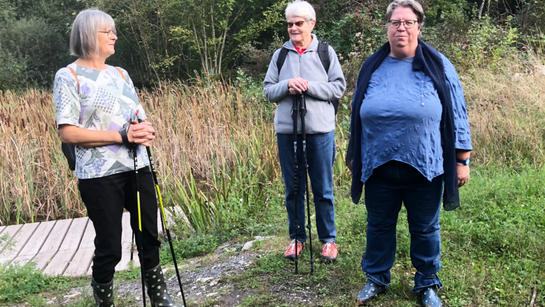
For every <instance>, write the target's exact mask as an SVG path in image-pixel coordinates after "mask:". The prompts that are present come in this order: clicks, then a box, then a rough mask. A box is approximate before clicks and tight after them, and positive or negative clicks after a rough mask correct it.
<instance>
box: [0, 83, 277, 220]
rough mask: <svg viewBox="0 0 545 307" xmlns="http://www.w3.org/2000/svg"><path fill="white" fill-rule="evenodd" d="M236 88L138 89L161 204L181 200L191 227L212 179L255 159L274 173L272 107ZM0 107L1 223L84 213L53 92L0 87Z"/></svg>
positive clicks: (201, 216) (205, 204)
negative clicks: (149, 128) (150, 130)
mask: <svg viewBox="0 0 545 307" xmlns="http://www.w3.org/2000/svg"><path fill="white" fill-rule="evenodd" d="M243 92H244V90H243V89H241V88H240V87H235V86H233V85H230V84H227V83H222V82H211V83H205V82H202V81H200V82H198V84H197V85H194V86H189V85H185V84H182V83H168V84H165V85H163V86H162V87H160V88H158V89H155V90H154V91H147V90H143V91H141V92H140V93H139V94H140V101H141V103H142V104H143V105H144V108H145V109H146V111H147V114H148V116H149V118H148V119H149V120H150V121H151V122H153V124H154V127H155V129H156V130H157V139H156V141H155V142H154V144H153V148H152V152H153V156H154V159H155V160H156V161H155V162H156V167H157V170H158V173H159V177H160V181H161V183H162V185H163V193H164V194H165V195H166V199H167V200H168V201H169V203H167V205H178V206H180V207H181V208H182V209H183V210H182V211H183V212H184V213H185V215H186V220H187V221H188V222H190V224H191V227H196V228H206V227H207V225H209V224H210V222H211V221H212V219H213V216H214V214H215V208H214V207H213V205H212V200H213V197H214V196H215V195H217V191H220V190H221V189H220V188H218V187H216V186H215V185H214V183H218V184H219V183H220V182H222V181H223V180H227V178H229V176H232V173H231V172H232V170H234V169H236V167H239V168H240V167H241V166H242V165H245V164H248V163H252V162H249V161H254V160H256V161H258V162H256V168H257V169H264V168H265V169H266V170H262V171H264V172H266V173H267V174H268V175H267V176H266V177H267V178H268V180H273V179H274V178H273V177H274V176H276V173H274V170H275V169H276V168H277V167H276V166H277V165H276V149H275V142H274V138H275V136H274V132H273V131H272V122H271V121H272V116H271V110H272V108H271V107H269V106H268V105H267V104H264V103H263V101H262V100H259V99H255V97H248V96H247V95H243ZM0 111H1V112H0V129H1V131H2V133H1V136H0V158H1V160H0V171H1V172H0V198H1V201H0V224H2V225H5V224H12V223H20V222H33V221H35V220H48V219H60V218H69V217H75V216H82V215H84V206H83V204H82V203H81V201H80V199H79V197H78V192H77V179H76V178H75V177H74V175H73V173H72V172H71V171H69V170H68V167H67V165H66V161H65V159H64V156H63V155H62V151H61V147H60V140H59V137H58V135H57V134H58V133H57V129H56V125H55V110H54V106H53V104H52V95H51V94H50V93H49V92H44V91H38V90H29V91H27V92H25V93H23V94H21V95H16V94H14V93H12V92H5V93H0ZM264 147H267V148H264ZM260 163H263V164H264V165H265V166H259V165H258V164H260ZM260 172H261V171H260ZM237 176H238V175H237ZM223 178H225V179H223ZM226 182H227V181H225V182H224V184H226ZM208 198H211V199H210V200H209V199H208ZM197 201H198V202H197ZM199 203H201V205H199ZM205 208H208V209H205ZM207 216H208V217H207Z"/></svg>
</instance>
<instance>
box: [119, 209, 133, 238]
mask: <svg viewBox="0 0 545 307" xmlns="http://www.w3.org/2000/svg"><path fill="white" fill-rule="evenodd" d="M121 227H122V230H121V243H130V242H132V228H131V215H130V213H129V212H125V213H123V218H122V219H121Z"/></svg>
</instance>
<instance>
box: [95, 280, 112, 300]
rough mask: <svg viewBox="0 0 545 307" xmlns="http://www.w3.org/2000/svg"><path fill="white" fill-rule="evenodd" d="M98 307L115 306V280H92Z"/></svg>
mask: <svg viewBox="0 0 545 307" xmlns="http://www.w3.org/2000/svg"><path fill="white" fill-rule="evenodd" d="M91 287H93V296H94V298H95V306H96V307H114V280H113V279H112V280H111V281H110V282H109V283H105V284H99V283H97V282H96V281H95V280H94V279H93V281H91Z"/></svg>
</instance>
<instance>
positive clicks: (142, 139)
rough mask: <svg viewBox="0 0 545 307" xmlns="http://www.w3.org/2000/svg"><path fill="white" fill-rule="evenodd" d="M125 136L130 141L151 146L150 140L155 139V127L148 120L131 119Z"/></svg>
mask: <svg viewBox="0 0 545 307" xmlns="http://www.w3.org/2000/svg"><path fill="white" fill-rule="evenodd" d="M127 138H128V139H129V142H130V143H134V144H140V145H144V146H146V147H150V146H151V142H153V140H155V129H153V126H152V125H151V123H150V122H148V121H143V122H140V123H139V122H137V121H133V122H132V124H131V125H129V131H128V132H127Z"/></svg>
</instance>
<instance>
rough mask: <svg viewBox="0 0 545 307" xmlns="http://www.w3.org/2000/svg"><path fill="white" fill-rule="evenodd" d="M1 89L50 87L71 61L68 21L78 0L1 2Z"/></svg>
mask: <svg viewBox="0 0 545 307" xmlns="http://www.w3.org/2000/svg"><path fill="white" fill-rule="evenodd" d="M0 7H1V8H2V9H0V21H1V22H0V90H7V89H11V90H16V89H24V88H26V87H44V88H47V87H50V86H51V85H52V83H53V76H54V74H55V72H56V71H57V70H58V69H59V68H60V67H62V66H65V65H66V64H68V63H69V61H70V58H69V55H68V34H69V28H68V27H67V24H68V22H69V20H71V19H72V18H73V17H72V12H73V11H72V10H77V9H78V8H80V7H81V4H80V3H78V1H76V0H73V1H72V0H67V1H64V3H60V2H59V1H55V0H41V1H14V0H2V1H1V2H0Z"/></svg>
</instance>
